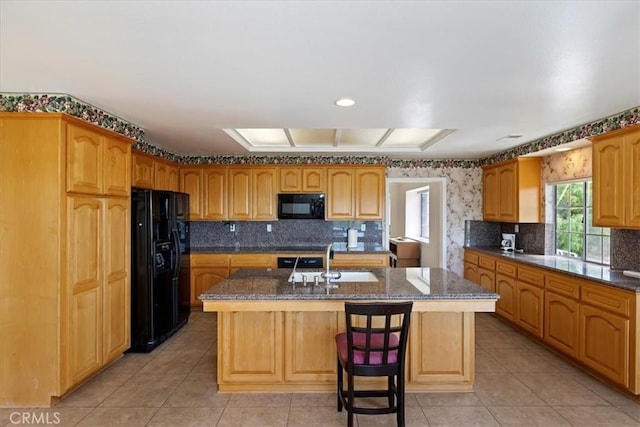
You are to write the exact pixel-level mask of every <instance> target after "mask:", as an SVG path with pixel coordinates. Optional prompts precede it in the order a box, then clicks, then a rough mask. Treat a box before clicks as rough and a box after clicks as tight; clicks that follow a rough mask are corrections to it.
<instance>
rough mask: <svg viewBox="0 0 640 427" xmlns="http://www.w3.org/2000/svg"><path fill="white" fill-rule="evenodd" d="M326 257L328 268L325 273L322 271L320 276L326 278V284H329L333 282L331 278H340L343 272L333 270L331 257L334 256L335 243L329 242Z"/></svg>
mask: <svg viewBox="0 0 640 427" xmlns="http://www.w3.org/2000/svg"><path fill="white" fill-rule="evenodd" d="M326 258H327V270H326V271H325V272H324V273H322V274H321V275H320V276H322V277H323V278H324V283H325V285H329V284H330V283H331V279H339V278H340V276H342V274H341V273H340V272H339V271H337V272H335V273H332V272H331V265H330V263H331V261H330V259H331V258H333V243H329V245H327V255H326Z"/></svg>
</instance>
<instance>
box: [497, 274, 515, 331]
mask: <svg viewBox="0 0 640 427" xmlns="http://www.w3.org/2000/svg"><path fill="white" fill-rule="evenodd" d="M517 289H518V285H517V283H516V279H515V278H513V277H509V276H505V275H503V274H496V293H497V294H500V299H499V300H498V301H497V302H496V313H497V314H499V315H500V316H502V317H504V318H506V319H509V320H511V321H512V322H515V321H516V304H517V303H518V300H517V292H518V291H517Z"/></svg>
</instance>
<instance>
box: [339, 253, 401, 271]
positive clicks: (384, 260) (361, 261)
mask: <svg viewBox="0 0 640 427" xmlns="http://www.w3.org/2000/svg"><path fill="white" fill-rule="evenodd" d="M333 267H336V268H337V267H372V268H382V267H389V255H388V254H347V253H338V254H335V255H334V258H333V259H332V260H331V268H333Z"/></svg>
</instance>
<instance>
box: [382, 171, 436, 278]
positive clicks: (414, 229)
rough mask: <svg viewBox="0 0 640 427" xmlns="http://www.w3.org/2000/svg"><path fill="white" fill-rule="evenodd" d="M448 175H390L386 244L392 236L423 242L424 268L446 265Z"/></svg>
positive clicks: (421, 246)
mask: <svg viewBox="0 0 640 427" xmlns="http://www.w3.org/2000/svg"><path fill="white" fill-rule="evenodd" d="M445 195H446V178H387V214H386V218H387V219H386V221H385V228H386V232H385V233H384V244H385V247H386V248H388V247H389V238H390V237H408V238H410V239H413V240H417V241H419V242H420V253H421V255H420V265H421V266H422V267H439V268H446V251H445V249H446V248H445V245H444V243H443V242H444V236H445V231H446V230H445V224H446V201H445V200H446V199H445Z"/></svg>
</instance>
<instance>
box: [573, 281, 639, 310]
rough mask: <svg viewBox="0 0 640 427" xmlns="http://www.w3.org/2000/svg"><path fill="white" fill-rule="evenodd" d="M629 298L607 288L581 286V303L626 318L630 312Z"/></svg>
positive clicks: (624, 294) (622, 293)
mask: <svg viewBox="0 0 640 427" xmlns="http://www.w3.org/2000/svg"><path fill="white" fill-rule="evenodd" d="M631 298H632V296H631V295H630V294H627V293H625V292H623V291H619V290H617V289H612V288H610V287H607V286H598V285H591V284H588V283H585V284H584V285H583V286H582V302H584V303H587V304H589V305H593V306H595V307H600V308H603V309H605V310H608V311H611V312H613V313H617V314H621V315H623V316H626V317H629V313H630V312H631Z"/></svg>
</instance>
